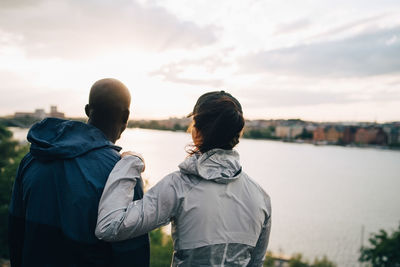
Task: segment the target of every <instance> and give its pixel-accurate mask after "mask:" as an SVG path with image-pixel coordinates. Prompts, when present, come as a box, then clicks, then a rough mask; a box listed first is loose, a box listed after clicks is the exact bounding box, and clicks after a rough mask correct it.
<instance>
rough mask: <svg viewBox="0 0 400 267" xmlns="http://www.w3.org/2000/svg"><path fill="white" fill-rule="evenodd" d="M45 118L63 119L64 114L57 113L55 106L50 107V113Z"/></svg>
mask: <svg viewBox="0 0 400 267" xmlns="http://www.w3.org/2000/svg"><path fill="white" fill-rule="evenodd" d="M47 117H51V118H59V119H64V118H65V115H64V113H62V112H59V111H57V106H51V107H50V113H49V114H48V116H47Z"/></svg>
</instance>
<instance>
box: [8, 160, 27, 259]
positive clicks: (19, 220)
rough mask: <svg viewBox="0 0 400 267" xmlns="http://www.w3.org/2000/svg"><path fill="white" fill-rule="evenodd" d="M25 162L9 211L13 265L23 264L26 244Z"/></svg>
mask: <svg viewBox="0 0 400 267" xmlns="http://www.w3.org/2000/svg"><path fill="white" fill-rule="evenodd" d="M24 162H25V158H24V159H23V160H22V162H21V164H20V166H19V168H18V171H17V175H16V178H15V181H14V186H13V191H12V196H11V201H10V206H9V213H8V246H9V251H10V262H11V265H12V266H21V263H22V249H23V246H24V232H25V231H24V230H25V212H24V203H23V191H22V181H21V179H22V177H21V175H20V174H21V172H22V171H21V169H22V165H23V164H24Z"/></svg>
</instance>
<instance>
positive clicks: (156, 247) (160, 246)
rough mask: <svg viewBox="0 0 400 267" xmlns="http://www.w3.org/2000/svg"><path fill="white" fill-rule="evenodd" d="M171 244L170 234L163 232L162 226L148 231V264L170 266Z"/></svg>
mask: <svg viewBox="0 0 400 267" xmlns="http://www.w3.org/2000/svg"><path fill="white" fill-rule="evenodd" d="M172 252H173V244H172V239H171V236H169V235H167V234H165V233H164V232H163V230H162V228H158V229H156V230H153V231H151V232H150V266H151V267H164V266H170V265H171V260H172Z"/></svg>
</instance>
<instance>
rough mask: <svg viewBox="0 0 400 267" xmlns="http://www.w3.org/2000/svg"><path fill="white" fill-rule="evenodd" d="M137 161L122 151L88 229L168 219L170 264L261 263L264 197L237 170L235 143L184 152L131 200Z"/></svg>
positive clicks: (147, 225)
mask: <svg viewBox="0 0 400 267" xmlns="http://www.w3.org/2000/svg"><path fill="white" fill-rule="evenodd" d="M143 167H144V164H143V162H142V161H141V159H140V158H139V157H135V156H128V157H124V158H123V159H122V160H121V161H120V162H119V163H117V165H116V166H115V168H114V169H113V171H112V172H111V174H110V177H109V179H108V181H107V184H106V187H105V189H104V192H103V195H102V198H101V200H100V204H99V216H98V221H97V227H96V236H97V237H98V238H100V239H103V240H106V241H117V240H125V239H129V238H132V237H135V236H138V235H141V234H143V233H146V232H149V231H151V230H153V229H155V228H157V227H159V226H162V225H166V224H168V223H169V222H172V238H173V241H174V255H173V262H172V266H262V264H263V260H264V256H265V252H266V249H267V245H268V239H269V233H270V228H271V203H270V198H269V196H268V195H267V194H266V193H265V192H264V190H263V189H262V188H261V187H260V186H259V185H258V184H257V183H256V182H254V181H253V180H252V179H250V178H249V176H248V175H247V174H246V173H245V172H243V171H242V167H241V165H240V162H239V154H238V153H237V152H236V151H235V150H223V149H213V150H210V151H208V152H206V153H204V154H195V155H192V156H191V157H188V158H187V159H186V160H185V161H184V162H183V163H181V164H180V165H179V171H176V172H174V173H171V174H169V175H167V176H166V177H164V178H163V179H162V180H161V181H160V182H159V183H157V184H156V185H155V186H154V187H152V188H151V189H150V190H149V191H148V192H147V193H145V194H144V197H143V199H141V200H137V201H132V194H133V188H134V186H135V184H136V181H137V180H138V179H141V178H140V173H141V171H142V169H143Z"/></svg>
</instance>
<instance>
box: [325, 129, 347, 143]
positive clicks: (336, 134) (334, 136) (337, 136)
mask: <svg viewBox="0 0 400 267" xmlns="http://www.w3.org/2000/svg"><path fill="white" fill-rule="evenodd" d="M342 138H343V128H341V127H338V126H330V127H328V128H325V140H326V141H328V142H330V143H338V142H339V141H341V140H342Z"/></svg>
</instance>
